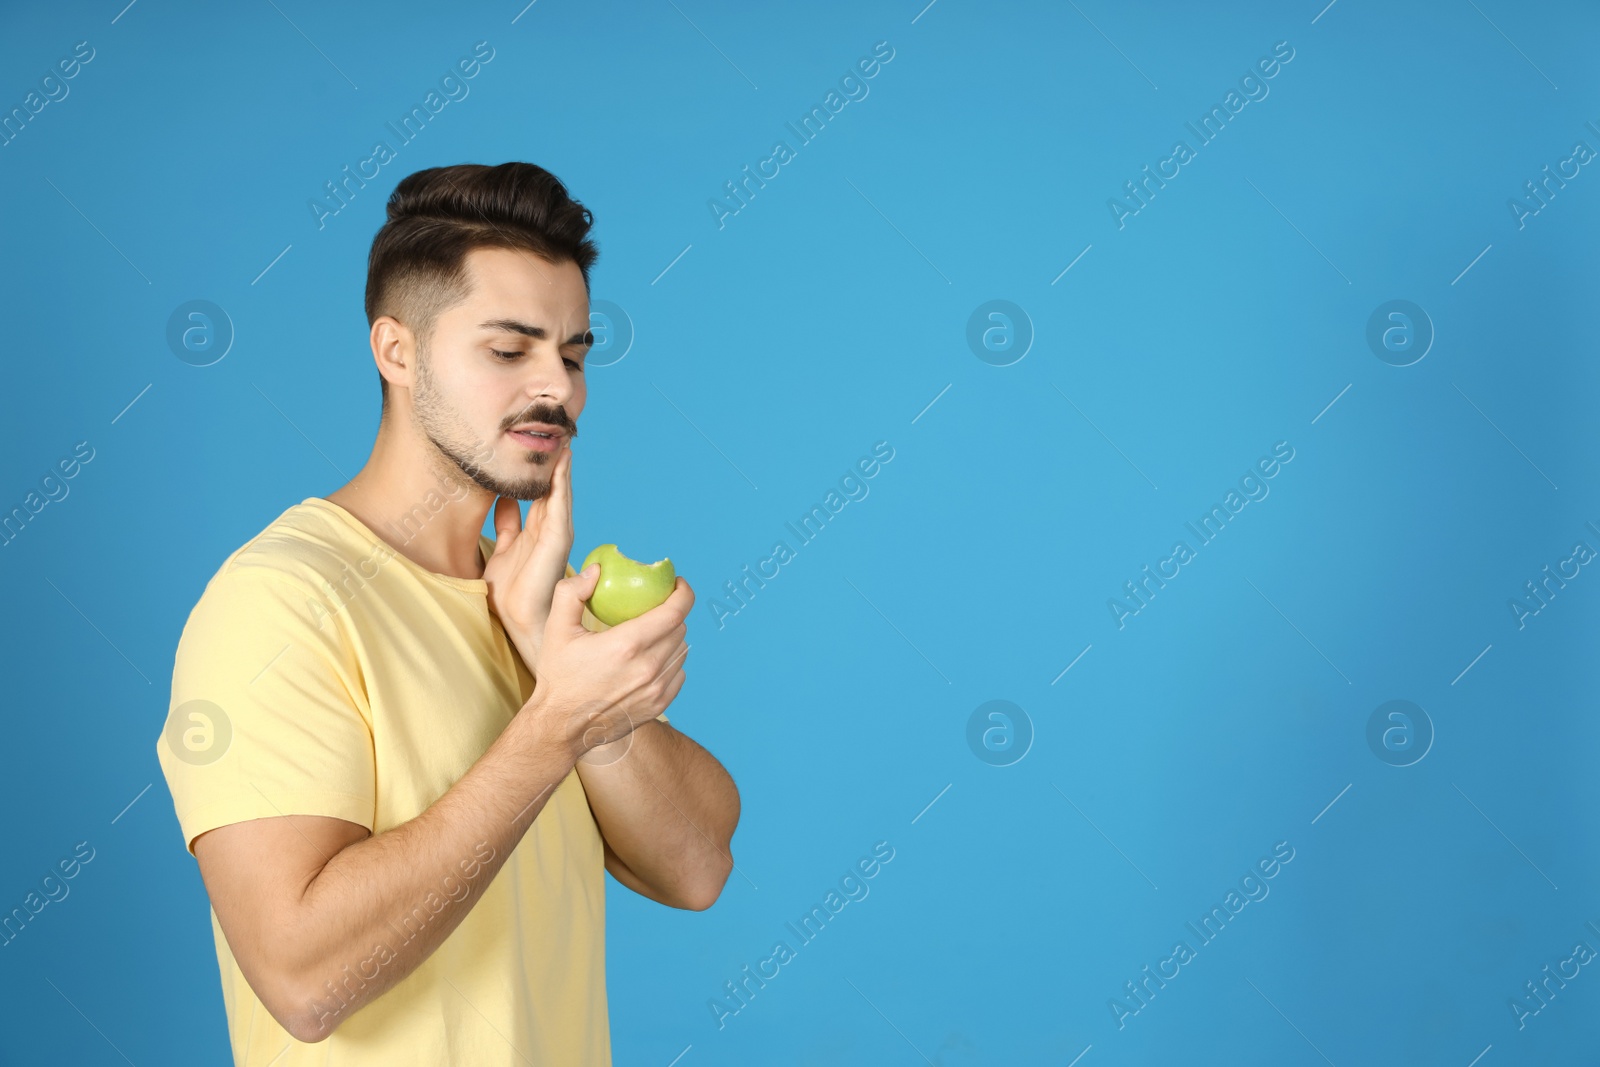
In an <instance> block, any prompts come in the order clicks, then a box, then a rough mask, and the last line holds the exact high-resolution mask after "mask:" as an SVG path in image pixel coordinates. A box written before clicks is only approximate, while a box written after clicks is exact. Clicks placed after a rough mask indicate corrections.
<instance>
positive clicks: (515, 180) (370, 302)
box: [367, 163, 600, 411]
mask: <svg viewBox="0 0 1600 1067" xmlns="http://www.w3.org/2000/svg"><path fill="white" fill-rule="evenodd" d="M388 216H389V217H388V221H387V222H385V223H384V224H383V226H382V228H380V229H379V230H378V233H377V236H375V237H374V238H373V239H372V251H371V252H370V253H369V255H368V257H367V328H368V329H371V327H372V324H373V323H374V322H376V321H377V319H378V317H379V316H381V315H392V316H394V317H395V318H397V319H399V320H400V321H401V322H403V323H405V324H406V325H407V326H408V327H410V328H411V331H412V332H413V333H414V334H415V335H416V337H417V341H418V343H419V344H421V345H426V343H427V342H428V340H429V339H430V338H431V337H432V336H433V328H434V324H435V323H436V321H437V320H438V317H439V315H440V313H442V312H444V311H445V310H447V309H449V308H451V307H454V306H455V305H457V304H459V303H461V302H462V301H463V300H465V299H466V298H467V295H468V289H467V285H468V279H467V274H466V256H467V253H468V252H470V251H471V250H472V249H474V248H507V249H512V250H521V251H525V252H532V253H534V254H536V255H539V256H542V257H544V258H545V259H548V260H550V261H551V262H553V263H560V262H562V261H565V260H571V261H572V262H573V263H576V264H577V266H578V269H579V270H580V271H582V272H583V287H584V289H585V291H587V290H588V288H589V267H590V266H591V265H593V263H594V261H595V259H596V257H597V256H598V255H599V254H600V253H599V249H598V248H597V247H596V246H595V243H594V242H593V241H592V240H590V239H589V237H588V233H589V229H590V227H592V226H593V225H594V215H593V214H592V213H591V212H590V211H589V209H588V208H586V207H584V206H583V205H582V204H581V203H579V202H578V201H576V200H574V199H573V198H572V197H571V196H569V195H568V194H567V187H566V186H565V185H563V184H561V180H560V179H559V178H557V177H556V176H555V175H554V174H551V173H550V172H549V171H547V170H545V169H544V168H543V167H540V166H536V165H535V164H532V163H502V164H500V165H499V166H495V167H491V166H486V165H484V164H481V163H460V164H457V165H455V166H451V167H430V168H428V169H427V170H419V171H417V172H416V173H415V174H409V175H407V176H406V177H404V178H402V179H401V180H400V184H399V185H396V186H395V188H394V192H393V193H391V194H390V196H389V206H388ZM378 384H379V388H380V389H381V391H382V394H383V409H384V410H385V411H387V410H388V407H389V383H388V381H387V380H386V379H384V377H383V375H381V374H380V375H379V376H378Z"/></svg>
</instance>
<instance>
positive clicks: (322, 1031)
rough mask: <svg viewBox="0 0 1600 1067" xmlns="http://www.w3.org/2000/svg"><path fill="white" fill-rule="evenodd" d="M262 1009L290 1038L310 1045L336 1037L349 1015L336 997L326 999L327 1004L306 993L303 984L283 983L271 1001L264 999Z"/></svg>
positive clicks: (273, 992) (342, 1003) (274, 991)
mask: <svg viewBox="0 0 1600 1067" xmlns="http://www.w3.org/2000/svg"><path fill="white" fill-rule="evenodd" d="M256 995H257V996H258V997H260V999H261V1004H262V1007H264V1008H266V1009H267V1013H268V1014H269V1015H271V1016H272V1017H273V1019H275V1020H277V1023H278V1025H279V1026H281V1027H283V1028H284V1030H286V1031H287V1032H288V1034H289V1036H290V1037H292V1038H294V1039H295V1040H296V1041H300V1042H303V1043H305V1044H308V1045H312V1044H316V1043H317V1042H319V1041H326V1040H327V1039H328V1038H330V1037H332V1036H333V1032H334V1031H335V1030H337V1029H338V1028H339V1024H340V1023H342V1022H343V1021H344V1020H345V1017H346V1016H348V1015H349V1012H348V1011H347V1010H345V1009H346V1007H347V1006H346V1005H345V1004H344V1002H343V1001H341V1000H339V999H338V998H337V997H333V996H330V997H328V998H327V1001H328V1003H326V1004H324V1003H321V1002H319V999H318V998H317V997H315V996H312V995H310V994H309V993H308V992H306V990H305V988H304V987H303V985H302V984H301V983H297V982H289V981H287V980H285V981H281V982H279V983H278V985H277V986H276V987H275V988H274V989H273V990H272V991H271V998H270V999H268V998H267V997H261V995H260V993H259V992H257V994H256Z"/></svg>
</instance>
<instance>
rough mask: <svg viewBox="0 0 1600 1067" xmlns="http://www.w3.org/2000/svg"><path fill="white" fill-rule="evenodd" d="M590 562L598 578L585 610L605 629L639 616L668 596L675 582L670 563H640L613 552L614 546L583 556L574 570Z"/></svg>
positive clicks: (580, 568)
mask: <svg viewBox="0 0 1600 1067" xmlns="http://www.w3.org/2000/svg"><path fill="white" fill-rule="evenodd" d="M591 563H599V564H600V577H599V578H598V579H597V580H596V581H595V586H594V593H593V594H592V595H591V596H590V597H589V610H590V611H591V612H593V613H594V617H595V618H597V619H599V620H600V621H601V622H603V623H605V624H606V625H607V626H615V625H617V624H618V623H619V622H627V621H628V620H629V619H632V618H636V617H638V616H640V615H643V614H644V613H645V612H647V611H649V610H650V609H651V608H653V607H655V606H656V605H658V604H660V603H661V602H662V601H664V600H666V599H667V597H669V596H671V595H672V590H673V588H674V586H676V585H677V581H678V572H677V571H675V570H673V568H672V560H670V559H659V560H656V562H654V563H640V562H639V561H638V560H632V559H629V558H628V557H627V556H624V555H623V554H622V553H621V552H619V551H617V546H616V545H601V546H599V547H598V548H596V549H595V550H594V551H593V552H590V553H589V554H588V555H587V556H585V557H583V566H582V567H579V568H578V570H580V571H583V570H586V569H587V568H588V566H589V564H591Z"/></svg>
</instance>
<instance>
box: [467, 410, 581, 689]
mask: <svg viewBox="0 0 1600 1067" xmlns="http://www.w3.org/2000/svg"><path fill="white" fill-rule="evenodd" d="M494 532H495V542H494V554H493V555H491V556H490V557H489V560H488V562H487V563H485V564H484V567H483V578H484V581H485V582H486V583H488V587H489V590H488V598H489V610H490V611H491V612H493V613H494V614H495V616H496V617H498V618H499V620H500V625H501V626H502V627H503V628H504V629H505V631H506V636H507V637H509V638H510V639H511V643H512V645H514V646H515V647H516V650H517V653H518V655H520V656H521V657H522V662H523V663H524V664H526V665H527V668H528V672H529V673H530V674H532V675H533V676H534V677H535V678H537V677H538V675H539V655H540V648H541V646H542V644H543V641H544V631H545V624H546V622H547V621H548V620H549V618H550V604H551V600H552V597H553V595H554V592H555V587H556V583H558V582H560V581H561V580H562V576H563V575H564V574H566V571H567V557H568V556H570V555H571V554H572V446H571V443H570V440H569V441H567V442H564V443H563V446H562V448H561V450H560V451H559V452H558V453H556V461H555V465H554V466H553V467H552V468H551V471H550V492H549V493H548V494H546V495H545V497H544V498H543V499H540V500H535V501H534V502H533V503H531V504H529V505H528V521H527V523H526V524H524V523H523V521H522V510H521V509H520V508H519V507H518V506H517V502H516V500H515V499H513V498H512V497H508V496H502V497H500V498H498V499H497V500H495V502H494Z"/></svg>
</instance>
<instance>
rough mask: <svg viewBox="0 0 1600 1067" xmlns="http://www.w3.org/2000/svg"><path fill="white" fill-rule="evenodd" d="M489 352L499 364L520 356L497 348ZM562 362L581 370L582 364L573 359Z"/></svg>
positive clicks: (514, 359) (518, 353) (510, 361)
mask: <svg viewBox="0 0 1600 1067" xmlns="http://www.w3.org/2000/svg"><path fill="white" fill-rule="evenodd" d="M489 351H490V352H491V353H493V355H494V358H495V359H496V360H498V361H499V362H501V363H512V362H515V361H516V360H517V359H519V358H521V356H522V353H521V352H502V351H500V350H499V349H497V348H491V349H489ZM562 362H564V363H566V365H567V366H569V367H571V368H572V369H573V370H575V371H582V370H583V364H582V363H579V362H578V361H577V360H575V359H566V358H564V357H563V360H562Z"/></svg>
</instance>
